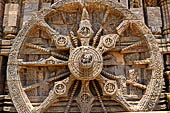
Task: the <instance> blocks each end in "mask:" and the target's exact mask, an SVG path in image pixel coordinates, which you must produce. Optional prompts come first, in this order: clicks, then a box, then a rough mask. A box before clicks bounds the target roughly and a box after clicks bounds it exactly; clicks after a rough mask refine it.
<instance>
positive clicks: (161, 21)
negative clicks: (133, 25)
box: [0, 0, 170, 112]
mask: <svg viewBox="0 0 170 113" xmlns="http://www.w3.org/2000/svg"><path fill="white" fill-rule="evenodd" d="M57 1H58V0H0V111H6V112H16V110H15V107H14V106H13V104H12V101H11V99H10V96H9V91H8V87H7V84H6V66H7V61H8V55H9V51H10V48H11V45H12V43H13V41H14V40H15V38H16V36H17V33H18V31H19V30H20V29H21V28H22V26H23V25H24V24H25V22H26V21H27V20H28V19H29V18H30V17H31V15H32V14H33V13H35V12H37V11H39V10H42V9H44V8H48V7H50V5H51V4H53V3H55V2H57ZM113 1H115V2H120V3H121V4H123V5H124V6H125V7H126V8H127V9H129V10H131V11H132V12H133V13H135V14H137V15H138V17H139V18H140V19H141V20H142V21H143V22H144V23H145V24H146V25H147V26H148V27H149V28H150V30H151V31H152V33H153V35H154V36H155V38H156V40H157V42H158V44H159V47H160V51H161V53H162V57H163V59H164V68H165V70H164V78H165V83H164V88H163V90H162V95H161V99H160V101H159V103H158V105H157V107H156V109H155V110H158V111H159V110H168V106H167V105H168V104H167V98H166V97H167V94H168V93H169V91H170V0H113ZM158 1H159V2H158Z"/></svg>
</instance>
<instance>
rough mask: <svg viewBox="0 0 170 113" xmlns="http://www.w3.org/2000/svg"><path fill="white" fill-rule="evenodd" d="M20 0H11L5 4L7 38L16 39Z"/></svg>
mask: <svg viewBox="0 0 170 113" xmlns="http://www.w3.org/2000/svg"><path fill="white" fill-rule="evenodd" d="M20 8H21V4H20V0H10V1H8V2H7V3H6V4H5V13H4V21H3V28H4V36H5V38H6V39H14V38H15V37H16V34H17V31H18V28H19V17H20Z"/></svg>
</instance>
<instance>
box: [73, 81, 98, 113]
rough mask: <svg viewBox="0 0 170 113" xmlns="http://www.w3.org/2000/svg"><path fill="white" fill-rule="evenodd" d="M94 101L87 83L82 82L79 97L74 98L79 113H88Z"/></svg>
mask: <svg viewBox="0 0 170 113" xmlns="http://www.w3.org/2000/svg"><path fill="white" fill-rule="evenodd" d="M94 99H95V97H94V96H93V95H92V93H91V91H90V89H89V81H82V87H81V90H80V93H79V96H78V97H76V101H77V103H78V105H79V108H80V110H81V113H90V111H91V108H92V103H93V101H94Z"/></svg>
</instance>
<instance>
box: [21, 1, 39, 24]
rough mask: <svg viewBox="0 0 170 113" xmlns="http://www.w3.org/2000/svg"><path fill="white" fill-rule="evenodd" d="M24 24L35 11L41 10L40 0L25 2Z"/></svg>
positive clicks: (23, 10) (23, 11)
mask: <svg viewBox="0 0 170 113" xmlns="http://www.w3.org/2000/svg"><path fill="white" fill-rule="evenodd" d="M22 8H23V9H22V23H21V24H22V25H24V24H25V22H26V21H27V20H28V19H29V18H30V17H31V16H32V14H33V13H34V12H37V11H38V10H39V0H29V1H26V2H24V3H23V7H22Z"/></svg>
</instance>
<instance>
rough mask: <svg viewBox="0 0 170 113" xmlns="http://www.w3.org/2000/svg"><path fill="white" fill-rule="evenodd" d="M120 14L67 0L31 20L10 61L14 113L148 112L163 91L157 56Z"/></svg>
mask: <svg viewBox="0 0 170 113" xmlns="http://www.w3.org/2000/svg"><path fill="white" fill-rule="evenodd" d="M115 6H116V7H118V8H113V7H115ZM120 7H121V8H120ZM122 8H123V6H121V5H120V4H119V3H117V2H110V1H107V0H103V1H100V2H99V3H98V2H96V0H90V1H88V0H86V1H84V2H83V0H82V1H81V2H80V1H77V2H76V0H64V1H59V2H57V3H55V4H53V5H52V6H51V8H50V9H45V10H43V11H40V12H38V13H37V14H35V15H33V16H32V18H31V19H30V20H29V21H28V23H26V24H25V26H24V27H23V28H22V29H21V31H20V32H19V33H18V36H17V38H16V40H15V42H14V44H13V46H12V48H11V53H10V55H9V61H8V71H7V72H8V76H7V81H8V87H9V91H10V95H11V98H12V100H13V103H14V105H15V107H16V109H17V111H18V112H19V113H51V112H56V111H57V112H61V113H69V112H74V113H79V112H81V113H90V112H95V113H101V112H104V113H107V112H121V111H150V110H153V109H154V106H155V105H156V103H157V102H158V100H159V96H160V93H161V90H162V85H163V63H162V56H161V53H160V52H159V48H158V45H157V43H156V40H155V38H154V36H153V35H152V34H151V32H150V30H149V29H148V28H147V27H146V25H145V24H144V23H143V22H141V20H138V19H137V17H136V16H135V15H134V14H132V13H131V12H130V11H129V10H128V9H124V10H122ZM134 100H135V101H134Z"/></svg>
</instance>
